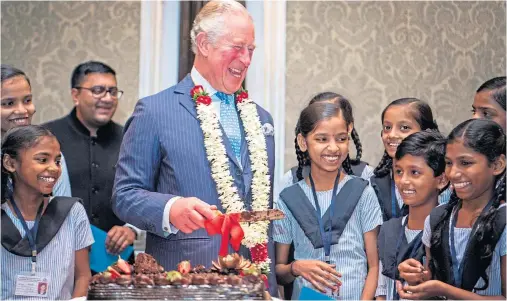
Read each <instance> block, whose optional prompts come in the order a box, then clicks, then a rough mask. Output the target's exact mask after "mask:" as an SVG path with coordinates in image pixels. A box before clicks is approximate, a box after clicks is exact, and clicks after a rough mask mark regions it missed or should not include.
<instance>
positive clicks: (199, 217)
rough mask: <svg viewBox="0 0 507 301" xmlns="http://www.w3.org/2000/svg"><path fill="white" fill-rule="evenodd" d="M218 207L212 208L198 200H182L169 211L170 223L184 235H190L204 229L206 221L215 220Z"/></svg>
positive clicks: (175, 203) (176, 202)
mask: <svg viewBox="0 0 507 301" xmlns="http://www.w3.org/2000/svg"><path fill="white" fill-rule="evenodd" d="M214 210H216V206H210V204H208V203H205V202H203V201H201V200H199V199H198V198H194V197H192V198H181V199H178V200H176V201H175V202H174V204H173V205H172V206H171V210H170V211H169V221H170V222H171V224H172V225H173V226H175V227H176V228H177V229H178V230H180V231H181V232H183V233H186V234H189V233H192V232H194V231H195V230H197V229H200V228H204V221H205V220H206V219H213V218H214V217H215V216H216V215H215V212H214Z"/></svg>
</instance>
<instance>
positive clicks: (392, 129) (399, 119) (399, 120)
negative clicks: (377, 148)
mask: <svg viewBox="0 0 507 301" xmlns="http://www.w3.org/2000/svg"><path fill="white" fill-rule="evenodd" d="M413 114H414V111H413V109H412V108H411V107H410V104H404V105H392V106H390V107H389V108H388V109H387V110H386V111H385V113H384V119H383V121H382V142H383V143H384V148H385V150H386V152H387V154H388V155H389V157H391V158H394V155H395V154H396V149H397V148H398V145H400V143H401V141H402V140H403V139H405V138H406V137H407V136H409V135H410V134H412V133H415V132H419V131H420V130H421V127H420V125H419V124H418V123H417V121H416V120H415V118H414V116H413Z"/></svg>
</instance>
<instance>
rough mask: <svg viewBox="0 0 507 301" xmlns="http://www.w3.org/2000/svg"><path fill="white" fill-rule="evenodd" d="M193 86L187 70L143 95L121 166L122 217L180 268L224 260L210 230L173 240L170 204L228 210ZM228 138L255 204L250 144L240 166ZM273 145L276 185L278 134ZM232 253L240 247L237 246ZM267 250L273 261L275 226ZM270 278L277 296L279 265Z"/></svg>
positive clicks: (118, 200) (233, 163) (267, 118)
mask: <svg viewBox="0 0 507 301" xmlns="http://www.w3.org/2000/svg"><path fill="white" fill-rule="evenodd" d="M193 86H194V84H193V82H192V79H191V78H190V75H187V77H185V78H184V79H183V80H182V81H181V82H180V83H178V84H177V85H176V86H173V87H171V88H169V89H166V90H164V91H162V92H160V93H158V94H155V95H152V96H149V97H146V98H143V99H141V100H139V102H138V103H137V105H136V107H135V110H134V113H133V114H132V116H131V117H130V118H129V120H128V121H127V123H126V124H125V135H124V137H123V143H122V146H121V149H120V155H119V159H118V164H117V167H116V178H115V184H114V188H113V197H112V207H113V210H114V212H115V213H116V214H117V215H118V217H119V218H120V219H122V220H123V221H125V222H127V223H130V224H132V225H134V226H136V227H138V228H140V229H143V230H146V231H148V235H147V241H146V252H147V253H149V254H152V255H153V256H154V257H155V258H156V259H157V260H158V261H159V262H160V264H161V265H163V266H164V268H165V269H166V270H174V269H176V265H177V264H178V263H179V262H180V261H182V260H190V261H191V264H192V265H197V264H203V265H205V266H207V267H209V266H210V264H211V261H212V260H215V259H216V258H217V257H218V251H219V248H220V236H212V237H210V236H208V234H207V233H206V231H205V230H204V229H200V230H198V231H195V232H193V233H192V234H184V233H182V232H181V231H180V232H178V233H177V234H175V235H169V236H168V237H166V236H165V235H164V230H163V229H162V220H163V213H164V207H165V205H166V203H167V201H168V200H169V199H171V198H172V197H174V196H182V197H197V198H199V199H201V200H203V201H205V202H207V203H209V204H211V205H216V206H217V207H218V208H219V209H220V210H221V211H223V210H222V208H221V204H220V201H219V199H218V194H217V190H216V187H215V183H214V181H213V179H212V178H211V169H210V165H209V162H208V159H207V157H206V150H205V149H204V143H203V141H204V137H203V134H202V130H201V128H200V123H199V120H198V119H197V117H196V116H197V115H196V109H195V103H194V102H193V100H192V98H191V97H190V90H191V89H192V88H193ZM257 111H258V113H259V117H260V120H261V124H263V125H264V124H266V123H269V124H271V125H273V120H272V117H271V115H270V114H269V113H268V112H267V111H265V110H264V109H262V108H261V107H260V106H257ZM240 120H241V119H240ZM241 130H243V128H242V129H241ZM243 137H244V135H243ZM223 139H224V143H225V147H226V150H227V155H228V157H229V167H230V170H231V174H232V177H233V178H234V182H235V185H236V187H237V188H238V191H239V194H240V197H241V198H242V199H243V200H245V204H246V207H247V208H249V209H250V205H251V199H252V195H251V182H252V170H251V164H250V158H249V155H248V148H247V143H246V141H245V139H244V138H243V141H242V146H241V159H242V162H241V165H240V164H238V162H237V159H236V157H235V155H234V153H233V151H232V148H231V145H230V143H229V141H228V139H227V136H226V135H225V134H224V136H223ZM266 144H267V152H268V161H269V162H268V165H269V174H270V179H271V183H273V171H274V166H275V158H274V149H275V145H274V137H273V136H272V135H271V136H266ZM240 166H243V168H241V167H240ZM272 189H273V187H271V198H270V207H271V208H272V206H273V196H272V191H273V190H272ZM230 251H231V253H232V252H233V251H232V249H231V250H230ZM268 251H269V256H270V258H271V259H272V261H273V263H274V261H275V258H274V255H275V252H274V244H273V240H272V227H270V229H269V247H268ZM240 254H241V255H243V256H245V257H250V252H249V251H248V250H247V249H246V248H244V247H243V246H242V249H241V250H240ZM268 279H269V283H270V287H269V291H270V293H271V294H272V295H274V296H276V295H277V294H276V279H275V276H274V264H272V267H271V275H269V277H268Z"/></svg>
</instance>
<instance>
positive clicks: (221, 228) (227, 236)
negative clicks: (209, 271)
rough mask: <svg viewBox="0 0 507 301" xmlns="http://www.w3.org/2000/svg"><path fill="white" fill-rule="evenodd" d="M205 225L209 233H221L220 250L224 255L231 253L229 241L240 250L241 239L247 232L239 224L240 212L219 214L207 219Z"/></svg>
mask: <svg viewBox="0 0 507 301" xmlns="http://www.w3.org/2000/svg"><path fill="white" fill-rule="evenodd" d="M204 227H205V228H206V231H207V232H208V235H217V234H220V235H221V236H222V242H221V244H220V252H219V255H220V256H222V257H225V256H227V254H228V253H229V242H230V244H231V246H232V248H233V249H234V251H238V250H239V247H240V245H241V241H242V240H243V237H245V233H244V232H243V229H242V228H241V225H240V224H239V213H232V214H219V215H217V216H216V217H215V218H213V219H212V220H206V221H205V222H204Z"/></svg>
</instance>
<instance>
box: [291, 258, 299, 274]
mask: <svg viewBox="0 0 507 301" xmlns="http://www.w3.org/2000/svg"><path fill="white" fill-rule="evenodd" d="M294 262H296V261H295V260H294V261H293V262H291V263H290V274H291V275H292V276H294V277H297V276H298V275H296V274H294V270H293V269H292V265H294Z"/></svg>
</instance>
